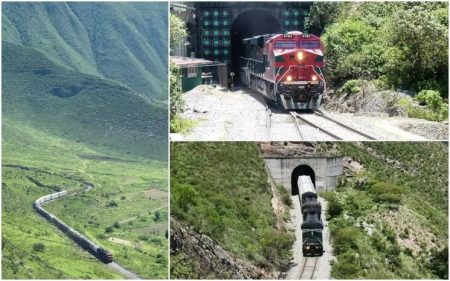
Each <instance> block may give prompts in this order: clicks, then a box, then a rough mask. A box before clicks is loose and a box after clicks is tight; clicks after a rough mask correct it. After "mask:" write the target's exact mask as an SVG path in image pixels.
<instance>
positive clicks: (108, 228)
mask: <svg viewBox="0 0 450 281" xmlns="http://www.w3.org/2000/svg"><path fill="white" fill-rule="evenodd" d="M113 232H114V229H113V227H112V226H108V227H107V228H105V233H113Z"/></svg>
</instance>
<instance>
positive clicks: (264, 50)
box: [240, 31, 326, 110]
mask: <svg viewBox="0 0 450 281" xmlns="http://www.w3.org/2000/svg"><path fill="white" fill-rule="evenodd" d="M243 43H244V53H245V56H244V57H242V58H241V73H240V78H241V81H242V82H243V83H244V84H245V85H247V86H248V87H250V88H252V89H254V90H256V91H258V92H259V93H261V94H263V95H264V96H266V97H267V98H268V99H271V100H273V101H276V102H277V103H278V104H280V105H282V106H283V108H285V109H311V110H312V109H318V108H319V107H320V105H321V103H322V98H323V94H324V91H325V88H326V84H325V78H324V76H323V73H322V69H323V66H324V62H323V44H322V42H321V41H320V38H319V37H317V36H315V35H310V34H304V33H302V32H300V31H291V32H288V33H285V34H266V35H260V36H255V37H252V38H247V39H244V40H243Z"/></svg>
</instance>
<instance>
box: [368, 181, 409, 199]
mask: <svg viewBox="0 0 450 281" xmlns="http://www.w3.org/2000/svg"><path fill="white" fill-rule="evenodd" d="M370 192H371V193H372V194H373V196H374V200H375V201H376V202H386V203H400V201H401V200H402V197H403V194H404V193H405V188H404V187H401V186H398V185H395V184H391V183H386V182H377V183H375V184H374V185H372V187H371V189H370Z"/></svg>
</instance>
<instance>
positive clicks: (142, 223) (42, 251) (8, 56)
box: [2, 3, 168, 279]
mask: <svg viewBox="0 0 450 281" xmlns="http://www.w3.org/2000/svg"><path fill="white" fill-rule="evenodd" d="M166 6H167V4H159V3H155V5H153V3H146V4H144V3H142V4H141V3H138V4H130V5H127V4H126V3H119V4H117V5H115V4H112V3H111V4H100V3H71V4H65V3H7V4H6V5H3V38H2V39H3V41H2V42H3V46H2V63H3V64H2V85H3V87H2V105H3V106H2V112H3V113H2V165H3V166H2V188H3V190H2V206H3V209H2V210H3V212H2V239H3V242H4V243H3V253H2V254H3V258H2V277H3V278H6V279H30V278H33V279H52V278H53V279H79V278H83V279H123V278H124V277H123V276H121V275H120V274H119V273H118V272H116V271H114V270H112V269H111V268H110V267H108V266H106V265H105V264H103V263H101V262H99V261H98V260H97V259H95V258H93V257H92V256H91V255H90V254H88V253H86V252H85V251H84V250H82V249H81V248H80V247H79V246H77V245H76V244H75V243H74V242H72V241H71V240H70V239H68V238H67V237H66V236H65V235H63V234H62V233H61V232H60V231H59V230H58V229H57V228H56V227H55V226H53V225H52V224H50V223H49V222H47V221H46V220H44V219H43V218H41V217H40V216H39V215H38V214H37V213H36V212H35V211H34V210H33V208H32V202H33V201H34V200H36V199H37V198H38V197H40V196H42V195H45V194H49V193H51V192H55V191H59V190H68V191H73V190H80V189H81V188H83V184H84V183H86V182H89V183H92V184H93V185H94V186H95V188H94V189H92V190H90V191H89V192H86V193H83V194H78V195H74V196H70V197H67V198H65V199H62V200H59V201H56V202H52V203H50V204H48V205H46V209H48V210H49V211H50V212H52V213H53V214H55V215H57V216H58V217H60V218H62V219H63V220H64V221H65V222H66V223H67V224H69V225H70V226H72V227H74V228H75V229H76V230H78V231H79V232H81V233H84V234H85V235H86V236H88V237H89V238H90V239H92V240H94V241H95V242H96V243H98V244H99V245H101V246H103V247H105V248H107V249H109V250H111V251H112V253H113V256H114V258H115V260H116V261H117V262H118V263H120V264H121V265H122V266H123V267H125V268H127V269H128V270H130V271H132V272H134V273H136V274H137V275H138V276H140V277H141V278H146V279H156V278H167V266H168V265H167V263H168V258H167V255H168V253H167V246H168V245H167V237H166V235H167V234H166V232H167V220H168V218H167V217H168V214H167V213H168V210H167V205H168V198H167V106H166V104H167V91H166V86H165V84H167V83H163V81H166V80H167V74H166V73H165V72H160V71H159V67H160V66H158V64H161V65H162V67H164V69H165V67H166V66H165V65H164V63H165V62H164V60H165V59H164V58H165V57H166V56H167V50H166V49H165V48H160V47H161V46H162V45H164V44H166V43H165V40H162V42H164V43H161V42H160V41H161V40H159V38H158V36H159V35H158V34H161V36H162V37H164V36H166V35H164V34H166V32H167V12H165V11H164V7H166ZM160 9H162V10H163V11H159V10H160ZM153 10H154V12H153ZM157 11H159V12H157ZM131 23H133V24H132V25H130V24H131ZM142 25H145V27H144V26H142ZM122 26H128V27H130V28H132V29H136V30H139V32H138V31H134V32H131V31H130V30H128V31H127V30H123V29H122V28H121V27H122ZM152 30H153V33H151V32H150V31H152ZM97 32H99V33H98V34H97ZM121 32H123V33H126V35H127V36H128V37H127V36H125V34H124V37H123V38H122V39H123V40H119V38H118V36H119V34H120V33H121ZM146 32H150V33H149V34H152V35H148V34H146ZM144 33H145V34H144ZM133 36H135V37H136V38H139V42H141V43H143V44H138V43H136V42H134V41H133V39H132V38H131V37H133ZM136 38H135V39H136ZM108 40H109V41H108ZM136 40H137V39H136ZM94 43H95V44H94ZM144 43H145V44H144ZM137 45H139V46H140V48H141V49H139V50H138V49H137V47H136V46H137ZM101 52H107V54H108V56H107V58H105V57H103V58H102V57H101V56H99V55H98V54H99V53H101ZM155 52H156V55H155V56H154V57H150V54H153V53H155ZM134 53H139V54H140V55H142V56H146V58H144V57H139V56H135V55H134ZM103 55H104V54H103ZM131 58H133V59H134V63H132V61H133V59H131ZM148 60H151V65H149V64H148V63H150V62H149V61H148ZM106 61H107V62H106ZM136 61H139V63H136ZM153 67H156V68H155V69H153ZM143 68H146V70H145V71H143V70H142V69H143ZM157 69H158V71H157ZM138 73H140V74H138ZM125 74H126V75H125ZM127 75H129V76H130V77H131V76H133V77H132V78H133V79H138V80H139V81H140V82H142V83H141V84H140V85H139V83H134V82H133V79H131V78H130V77H128V76H127ZM127 79H128V80H127ZM143 88H145V89H146V91H143V90H142V89H143ZM156 99H159V100H161V101H156ZM154 100H155V101H154Z"/></svg>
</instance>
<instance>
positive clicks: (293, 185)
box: [264, 155, 342, 195]
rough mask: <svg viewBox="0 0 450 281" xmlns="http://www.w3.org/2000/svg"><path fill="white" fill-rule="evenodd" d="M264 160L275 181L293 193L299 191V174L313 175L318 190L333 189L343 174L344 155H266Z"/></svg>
mask: <svg viewBox="0 0 450 281" xmlns="http://www.w3.org/2000/svg"><path fill="white" fill-rule="evenodd" d="M264 161H265V162H266V165H267V167H268V168H269V171H270V174H271V175H272V177H273V179H274V181H275V182H276V183H278V184H282V185H283V186H284V187H285V188H286V189H287V190H288V191H289V192H290V193H291V194H292V195H296V194H297V193H298V187H297V178H298V176H299V175H309V176H311V178H312V180H313V182H315V185H316V190H317V191H327V190H332V189H334V188H335V187H336V186H337V183H338V176H340V175H341V174H342V157H337V156H320V155H317V156H315V155H304V156H265V157H264Z"/></svg>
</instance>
